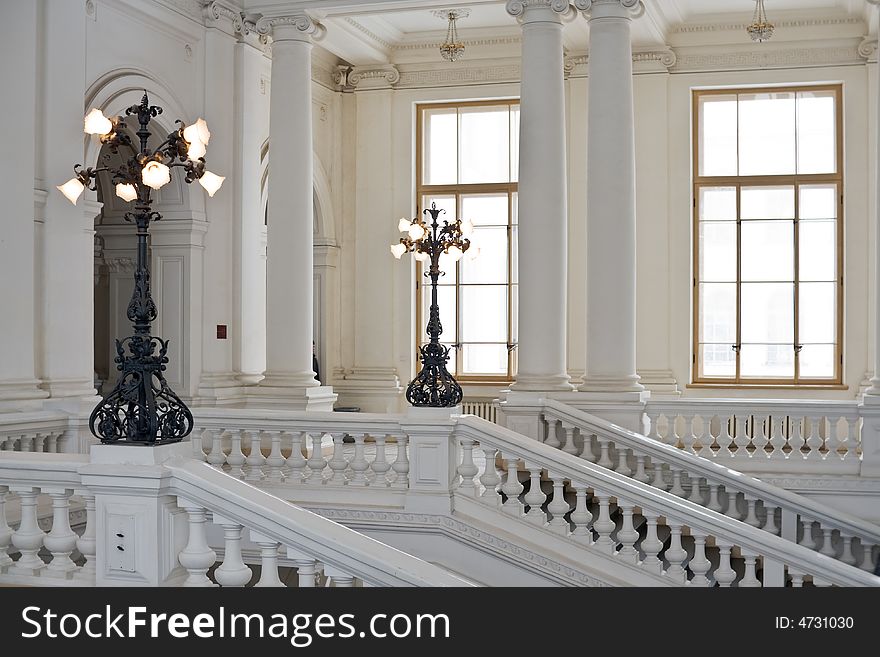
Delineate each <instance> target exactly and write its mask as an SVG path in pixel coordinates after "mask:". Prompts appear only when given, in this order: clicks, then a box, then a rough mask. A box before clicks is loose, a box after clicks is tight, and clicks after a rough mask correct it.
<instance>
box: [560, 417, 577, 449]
mask: <svg viewBox="0 0 880 657" xmlns="http://www.w3.org/2000/svg"><path fill="white" fill-rule="evenodd" d="M562 429H563V430H564V431H565V445H564V446H563V447H562V451H563V452H565V453H566V454H577V453H578V448H577V447H576V446H575V444H574V427H573V426H572V425H570V424H568V423H566V422H563V423H562Z"/></svg>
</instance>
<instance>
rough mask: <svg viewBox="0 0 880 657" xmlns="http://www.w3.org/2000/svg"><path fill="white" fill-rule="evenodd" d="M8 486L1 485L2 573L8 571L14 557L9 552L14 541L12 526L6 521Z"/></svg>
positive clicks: (0, 561) (0, 547) (0, 565)
mask: <svg viewBox="0 0 880 657" xmlns="http://www.w3.org/2000/svg"><path fill="white" fill-rule="evenodd" d="M8 492H9V487H8V486H0V574H3V573H5V572H6V570H7V568H9V566H11V565H12V558H11V557H10V556H9V554H8V550H9V544H10V542H11V541H12V527H10V526H9V524H7V522H6V495H7V493H8Z"/></svg>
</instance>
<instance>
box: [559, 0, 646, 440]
mask: <svg viewBox="0 0 880 657" xmlns="http://www.w3.org/2000/svg"><path fill="white" fill-rule="evenodd" d="M575 5H576V6H577V7H578V8H579V9H583V10H585V11H589V14H588V18H589V22H590V59H589V80H588V88H589V100H588V113H587V180H588V183H589V194H588V197H587V366H586V373H585V375H584V383H583V385H582V386H581V388H580V390H581V391H582V392H585V393H587V395H586V396H587V398H588V399H590V400H592V402H594V403H595V404H596V407H595V408H591V410H599V409H600V408H604V409H605V411H606V412H604V413H603V415H604V416H605V417H608V419H613V420H615V421H619V422H623V423H624V424H625V425H627V426H628V427H629V428H632V429H638V428H639V426H638V422H637V420H638V418H639V417H640V409H639V408H632V409H630V410H626V408H627V407H628V406H630V405H633V406H639V405H640V403H641V401H642V397H643V395H644V393H643V390H644V388H643V386H642V385H641V384H640V383H639V377H638V375H637V374H636V208H635V197H636V183H635V128H634V125H635V123H634V113H633V81H632V44H631V42H630V23H631V14H630V11H631V10H634V9H642V10H643V7H642V5H641V4H640V2H639V0H592V1H591V0H576V1H575ZM586 405H587V406H592V404H591V402H589V401H588V402H587V404H586ZM609 411H610V412H609ZM628 414H632V417H630V418H629V419H626V418H625V417H624V416H626V415H628Z"/></svg>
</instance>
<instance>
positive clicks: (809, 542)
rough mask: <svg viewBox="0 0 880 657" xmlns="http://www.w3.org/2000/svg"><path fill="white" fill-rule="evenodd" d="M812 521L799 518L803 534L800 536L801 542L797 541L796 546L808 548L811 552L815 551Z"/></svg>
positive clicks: (802, 517)
mask: <svg viewBox="0 0 880 657" xmlns="http://www.w3.org/2000/svg"><path fill="white" fill-rule="evenodd" d="M813 522H814V521H813V520H812V519H810V518H807V517H804V516H801V527H802V528H803V533H802V534H801V540H799V541H798V545H803V546H804V547H808V548H810V549H811V550H815V549H816V547H817V546H816V543H815V541H814V540H813Z"/></svg>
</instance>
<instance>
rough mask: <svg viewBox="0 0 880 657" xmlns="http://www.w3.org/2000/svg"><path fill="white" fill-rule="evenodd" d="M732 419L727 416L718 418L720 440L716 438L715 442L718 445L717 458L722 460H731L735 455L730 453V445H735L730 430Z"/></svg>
mask: <svg viewBox="0 0 880 657" xmlns="http://www.w3.org/2000/svg"><path fill="white" fill-rule="evenodd" d="M729 422H730V418H728V417H727V416H726V415H719V416H718V438H716V440H715V442H717V443H718V452H717V456H719V457H721V458H730V457H732V456H733V453H732V452H731V451H730V445H731V444H732V443H733V438H732V437H731V435H730V428H729V426H728V425H729Z"/></svg>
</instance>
